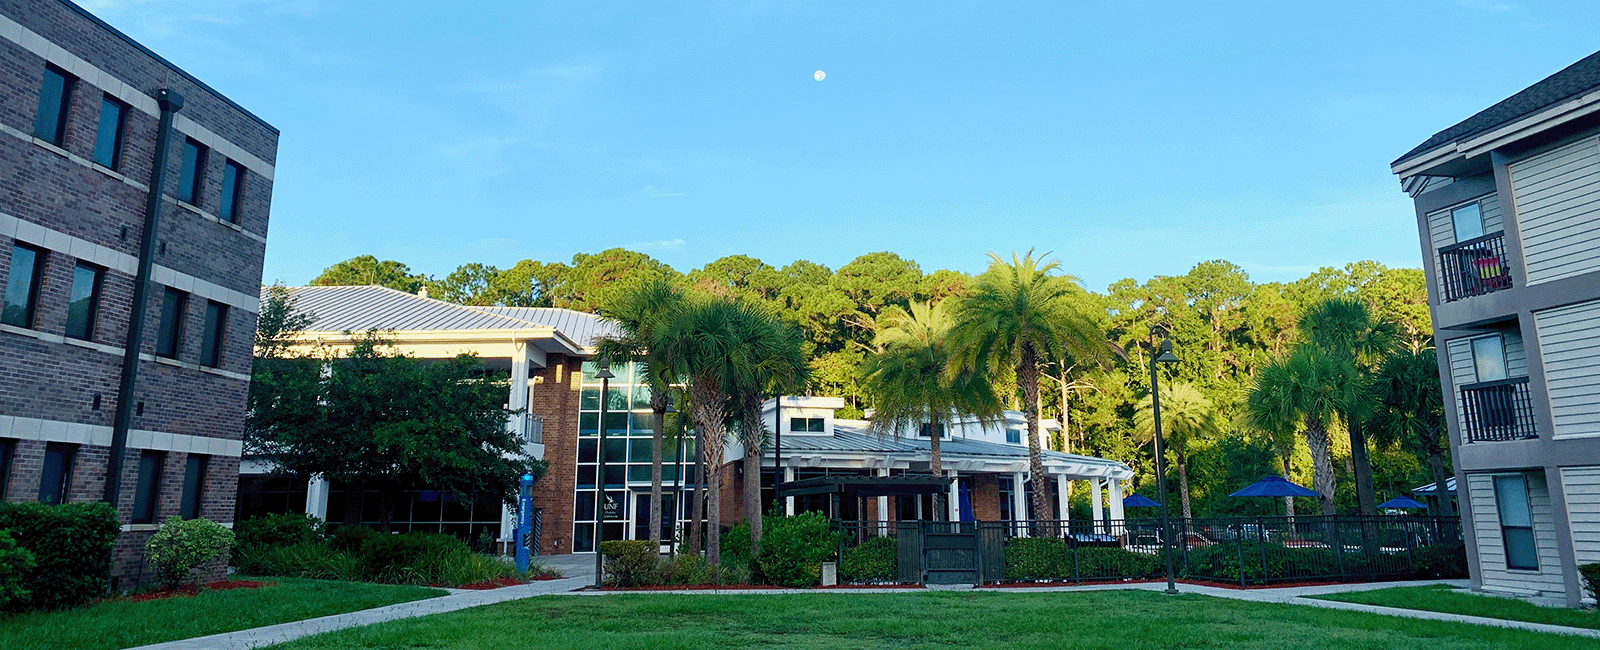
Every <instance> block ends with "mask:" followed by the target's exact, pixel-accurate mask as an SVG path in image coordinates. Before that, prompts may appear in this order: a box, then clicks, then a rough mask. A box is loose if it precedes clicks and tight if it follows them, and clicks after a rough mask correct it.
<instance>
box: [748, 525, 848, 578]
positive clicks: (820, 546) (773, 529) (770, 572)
mask: <svg viewBox="0 0 1600 650" xmlns="http://www.w3.org/2000/svg"><path fill="white" fill-rule="evenodd" d="M765 523H766V525H765V526H764V529H765V530H764V531H763V534H762V536H761V556H760V557H758V558H757V559H756V562H754V563H753V564H754V566H753V568H752V573H754V574H756V577H757V578H759V579H760V580H761V581H762V582H765V583H767V584H772V585H776V586H779V587H813V586H816V585H817V584H819V583H821V582H822V563H823V561H825V560H827V559H829V558H831V557H833V554H834V551H836V550H837V547H838V544H839V534H838V533H835V532H833V531H832V530H831V529H830V526H829V524H828V519H827V518H826V517H823V516H822V513H819V512H808V513H805V514H800V515H795V516H793V517H772V518H769V519H767V520H766V522H765Z"/></svg>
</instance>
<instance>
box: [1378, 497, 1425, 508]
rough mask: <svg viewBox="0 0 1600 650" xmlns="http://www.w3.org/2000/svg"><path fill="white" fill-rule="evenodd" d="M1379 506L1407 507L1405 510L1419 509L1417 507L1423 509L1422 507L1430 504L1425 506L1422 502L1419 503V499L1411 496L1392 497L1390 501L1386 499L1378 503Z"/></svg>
mask: <svg viewBox="0 0 1600 650" xmlns="http://www.w3.org/2000/svg"><path fill="white" fill-rule="evenodd" d="M1378 507H1379V508H1399V509H1405V510H1417V509H1421V508H1426V507H1428V506H1425V505H1422V504H1420V503H1417V501H1416V500H1415V499H1412V498H1410V497H1395V498H1393V499H1390V500H1388V501H1385V502H1383V503H1380V504H1378Z"/></svg>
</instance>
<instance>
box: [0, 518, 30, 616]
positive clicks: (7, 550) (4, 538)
mask: <svg viewBox="0 0 1600 650" xmlns="http://www.w3.org/2000/svg"><path fill="white" fill-rule="evenodd" d="M34 564H36V563H35V562H34V559H33V553H31V552H29V551H28V549H25V548H22V547H20V546H17V540H15V539H12V538H11V533H10V531H5V530H0V609H7V608H9V607H11V606H12V605H14V604H17V603H25V602H27V601H28V596H29V595H30V594H31V592H29V591H28V573H29V572H30V571H32V570H33V567H34Z"/></svg>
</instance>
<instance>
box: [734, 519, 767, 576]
mask: <svg viewBox="0 0 1600 650" xmlns="http://www.w3.org/2000/svg"><path fill="white" fill-rule="evenodd" d="M772 519H773V517H771V516H769V517H767V518H766V519H765V520H763V523H766V524H767V525H766V526H763V531H762V532H766V530H765V529H766V528H770V527H771V524H770V523H768V522H771V521H772ZM722 564H723V566H746V567H747V566H750V522H748V521H741V522H739V523H738V525H736V526H734V527H733V528H729V529H728V530H727V532H725V533H723V534H722Z"/></svg>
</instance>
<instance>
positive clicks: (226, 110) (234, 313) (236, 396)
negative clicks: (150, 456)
mask: <svg viewBox="0 0 1600 650" xmlns="http://www.w3.org/2000/svg"><path fill="white" fill-rule="evenodd" d="M0 14H3V15H4V16H6V17H7V18H9V19H11V20H13V21H16V22H17V23H20V24H22V25H23V27H25V28H26V29H28V30H31V31H33V32H35V33H37V34H39V35H41V36H43V37H44V38H45V39H46V40H48V41H50V42H51V43H53V44H55V45H56V46H58V47H59V48H60V49H61V50H64V51H66V52H69V53H71V54H73V55H75V56H76V57H78V58H80V59H82V60H83V61H86V62H87V63H89V64H90V65H92V66H95V67H96V68H98V69H99V71H101V72H104V73H108V74H109V75H112V76H114V77H115V78H116V79H117V80H119V81H120V82H121V83H122V84H125V85H126V86H127V87H129V88H132V89H134V90H136V91H137V92H140V93H143V94H144V95H146V96H152V97H153V96H154V94H155V92H156V91H157V90H158V89H160V88H163V87H168V88H172V89H173V90H176V91H177V92H178V93H180V94H182V95H183V96H184V99H185V105H184V107H183V109H182V110H181V111H180V112H179V115H181V116H183V117H184V118H186V120H188V121H192V122H193V123H195V124H198V125H200V126H201V127H204V129H207V130H209V131H210V132H211V133H213V134H215V136H216V137H218V138H221V139H222V140H225V141H226V142H227V143H231V144H232V145H235V146H237V147H239V148H240V149H242V150H243V151H245V152H248V154H249V155H248V156H245V157H247V158H248V157H252V156H253V157H254V158H256V159H259V160H260V161H264V162H265V163H266V164H267V165H271V164H272V163H273V162H274V161H275V160H276V157H277V138H278V134H277V132H276V131H275V130H274V129H272V128H271V127H270V126H267V125H265V124H263V123H261V122H260V121H259V120H257V119H255V118H254V117H252V116H250V115H248V114H246V113H245V112H244V111H243V110H241V109H239V108H237V107H235V106H233V105H231V104H230V103H229V102H228V101H226V99H224V98H223V97H221V96H219V95H217V94H215V92H213V91H212V90H209V89H207V88H205V87H203V86H202V85H201V84H199V83H197V82H195V81H193V80H191V79H188V78H186V77H185V76H184V75H183V74H182V73H181V72H179V71H176V70H175V69H173V68H171V67H170V66H169V65H168V64H166V63H165V62H163V61H161V60H159V59H157V58H156V57H153V56H151V55H150V54H148V53H147V52H145V51H143V50H141V49H140V48H139V47H138V46H137V45H135V44H133V43H131V42H129V41H127V40H126V39H125V38H123V37H122V36H120V35H118V34H116V33H114V32H112V31H110V30H108V29H106V28H105V27H104V26H102V25H100V24H98V23H97V22H96V21H95V20H94V19H92V18H90V17H88V16H86V15H85V14H83V13H82V12H81V11H80V10H78V9H77V8H75V7H73V6H71V5H68V4H65V3H62V2H57V1H55V0H0ZM52 56H54V55H52ZM52 62H53V63H57V64H58V65H59V64H60V61H55V60H52ZM45 66H46V59H45V58H44V57H43V56H41V55H40V54H39V53H36V52H34V51H32V50H30V49H28V48H26V47H24V46H23V45H22V44H20V43H18V42H16V41H13V40H11V39H10V38H5V37H0V127H4V128H0V213H3V214H5V215H7V216H8V217H11V218H16V219H20V220H21V221H23V222H26V223H27V224H32V225H36V226H42V227H43V228H45V229H47V230H48V231H50V232H51V233H54V234H50V235H48V236H45V237H43V240H39V239H40V238H39V237H38V236H37V235H34V236H30V237H26V238H24V239H25V242H26V243H28V244H31V245H34V246H36V247H40V248H43V249H46V254H45V256H44V271H43V278H42V282H41V285H40V295H39V300H38V308H37V315H36V319H35V323H34V326H33V327H32V328H30V329H27V330H18V329H17V328H6V329H0V414H3V415H11V416H21V417H26V418H33V419H40V420H47V421H55V422H71V423H78V424H87V425H94V426H97V427H110V426H111V425H112V418H113V416H114V413H115V409H116V406H117V400H118V395H117V390H118V384H119V375H120V372H121V368H122V355H121V353H120V348H121V347H122V346H123V345H124V344H125V340H126V337H127V328H128V325H129V321H130V318H129V316H130V312H131V306H132V297H133V288H134V278H133V277H132V276H131V275H130V274H128V273H126V272H124V271H123V270H118V269H108V270H107V271H106V273H105V276H104V281H103V285H102V290H101V300H100V303H99V305H98V315H97V318H96V324H95V326H94V329H93V333H92V336H91V338H90V340H89V341H88V343H89V344H88V345H83V344H78V343H77V342H74V341H71V340H65V341H63V338H62V335H63V334H64V333H65V326H66V318H67V302H68V300H69V297H68V296H69V292H70V290H71V286H72V275H73V269H74V267H75V265H76V263H77V262H78V260H79V259H80V258H82V257H84V256H85V255H86V253H84V252H83V250H82V249H79V248H76V247H75V245H73V246H68V245H66V244H64V243H63V241H64V238H63V237H61V236H60V235H66V236H70V237H75V238H78V239H81V240H84V241H86V242H89V243H92V244H95V245H98V246H102V247H105V248H108V249H110V250H112V251H114V252H116V253H120V254H122V255H127V256H135V257H136V256H137V255H138V254H139V248H140V237H141V235H142V229H143V220H144V213H145V199H146V191H145V187H147V186H148V184H149V182H150V180H151V177H152V167H151V163H152V161H153V159H154V155H155V140H156V131H157V127H158V119H157V117H156V116H154V115H151V114H149V113H146V112H144V111H141V110H138V109H137V108H134V109H130V110H129V111H128V112H127V118H126V119H127V122H126V123H125V126H124V134H125V135H124V145H123V150H122V155H121V158H120V164H119V165H118V168H117V169H116V170H115V171H112V170H107V169H104V168H101V167H98V166H97V165H95V164H93V163H90V162H89V161H90V160H92V159H93V155H94V146H95V137H96V133H97V130H98V123H99V117H100V104H101V97H102V96H103V95H104V94H106V93H107V92H111V93H113V94H114V93H115V92H116V91H115V90H114V89H110V88H106V87H101V85H100V84H102V82H103V80H102V78H101V77H100V76H99V75H98V74H96V75H93V76H90V75H83V78H81V79H78V80H77V81H76V82H75V83H73V85H72V90H71V95H70V97H71V102H70V108H69V111H68V122H67V123H68V126H67V131H66V137H65V140H64V142H63V144H62V146H61V147H60V148H56V147H53V146H49V145H46V144H42V143H39V142H37V141H34V140H33V139H32V138H31V137H30V135H31V134H32V132H33V122H34V115H35V112H36V110H37V107H38V103H39V88H40V83H41V79H42V78H43V74H44V70H45ZM61 67H66V66H61ZM68 71H69V72H72V70H68ZM180 123H186V122H185V121H180ZM196 134H198V132H197V133H196ZM185 135H186V134H185V133H184V132H182V130H181V129H175V132H174V134H173V138H172V140H171V149H170V150H169V151H168V167H167V170H166V171H167V178H166V183H165V188H164V190H165V194H167V195H168V197H169V200H168V201H166V202H165V203H164V205H163V207H162V212H161V224H160V229H159V230H158V232H157V233H156V237H157V239H158V241H159V242H160V243H161V244H163V245H164V246H162V247H160V248H163V249H164V250H160V251H159V252H158V253H157V255H156V257H155V259H154V262H155V263H156V264H157V265H160V266H161V267H165V268H167V269H171V270H173V271H176V272H178V273H181V274H184V275H187V276H190V277H193V278H197V279H199V280H203V281H204V282H206V283H210V284H212V285H216V286H220V287H223V288H226V289H230V290H233V291H237V292H239V293H242V294H245V295H248V296H254V295H256V293H257V291H258V288H259V286H260V281H261V265H262V259H263V256H264V254H265V244H264V243H262V242H263V240H264V238H265V236H266V233H267V225H268V214H269V211H270V204H271V196H272V181H271V179H270V178H269V176H268V175H267V173H269V170H268V169H267V168H265V167H260V166H255V167H253V168H249V169H247V173H246V174H245V178H244V181H243V182H244V185H243V196H242V199H241V206H240V211H239V221H238V224H236V225H233V224H224V223H222V222H220V221H219V220H217V219H216V217H215V215H216V211H217V208H218V205H219V204H220V201H221V200H222V199H221V182H222V176H223V165H224V164H225V162H226V161H225V155H224V154H223V153H222V152H221V151H213V152H212V153H211V155H210V156H208V157H207V165H206V173H205V184H204V186H203V187H204V189H203V191H202V198H201V200H200V201H199V205H198V210H196V209H191V208H189V207H184V206H181V205H179V204H178V203H177V202H176V201H174V200H171V199H170V197H171V196H173V195H175V193H176V188H177V184H178V175H179V170H180V168H181V165H182V146H183V141H184V136H185ZM191 135H195V134H191ZM14 241H15V240H14V239H13V238H12V237H11V236H10V235H9V234H0V278H9V277H10V265H11V259H10V257H11V248H12V244H13V243H14ZM161 292H162V288H161V287H160V286H159V285H157V286H155V287H153V292H152V295H151V297H150V300H149V302H148V303H147V304H146V319H147V324H146V330H145V331H146V336H145V339H144V341H143V342H142V344H141V348H142V350H143V351H144V352H147V353H153V352H154V346H155V340H156V336H157V332H158V331H159V323H160V303H161ZM205 306H206V298H205V297H204V296H201V295H195V296H192V297H191V300H190V302H189V305H188V311H187V312H186V314H185V328H184V333H185V336H184V339H183V345H182V346H181V350H180V353H179V356H178V359H179V362H180V363H177V364H174V363H169V362H166V361H148V360H147V361H143V362H141V363H140V368H139V372H140V379H139V384H138V387H137V389H136V392H135V394H134V395H132V396H130V397H129V399H130V400H133V401H137V402H143V403H144V405H145V409H144V413H143V415H136V416H135V417H134V418H133V422H132V427H133V428H134V429H137V430H148V431H158V432H164V433H176V434H185V435H190V436H199V437H202V438H212V439H222V440H229V441H237V440H240V439H241V438H242V437H243V433H244V431H243V416H244V407H245V400H246V396H247V394H248V390H249V384H248V380H246V379H244V378H243V377H245V376H248V374H249V372H250V365H251V364H250V361H251V345H252V342H253V337H252V334H253V332H254V329H255V314H254V313H253V309H252V308H248V307H249V305H243V306H240V305H235V306H232V307H230V309H229V310H228V319H227V321H226V325H225V337H224V345H223V349H222V353H221V367H220V370H221V371H223V372H214V371H210V370H209V369H204V370H203V369H201V368H200V367H199V366H198V365H197V363H198V360H199V346H200V337H201V334H202V332H203V323H204V317H205ZM230 374H231V376H230ZM97 394H98V395H100V396H101V403H100V405H99V407H98V408H95V406H94V396H95V395H97ZM0 435H5V433H4V432H0ZM45 444H46V443H45V442H44V441H40V440H21V441H20V442H19V444H18V446H17V454H16V457H15V461H14V463H13V467H12V472H11V477H10V480H9V481H8V483H9V484H8V485H7V486H6V491H5V495H6V498H7V499H10V500H32V499H35V498H37V495H38V484H39V479H40V467H39V464H40V462H41V460H42V457H43V452H44V448H45ZM139 453H140V450H139V449H137V448H136V447H135V446H134V445H130V449H128V450H127V457H126V458H125V464H124V471H123V476H122V483H121V484H122V486H123V490H122V493H121V495H120V498H119V499H118V501H119V502H118V503H117V504H116V505H117V507H118V510H119V512H120V514H121V515H122V518H123V521H124V522H126V521H127V520H128V518H129V517H130V516H131V513H132V504H133V489H134V486H136V485H137V483H138V475H137V474H138V465H139V464H138V457H139ZM188 453H189V452H188V451H186V450H180V449H178V448H175V449H173V450H171V451H169V452H168V453H167V456H166V460H165V464H164V465H165V467H164V472H163V476H162V480H161V483H160V496H159V500H158V507H157V520H159V519H161V518H164V517H166V516H167V515H171V514H177V511H178V509H179V504H180V502H181V499H182V489H183V480H182V479H183V471H184V465H185V463H186V460H187V456H188ZM108 454H109V448H108V447H105V446H96V445H87V444H85V445H81V446H80V447H79V448H78V450H77V454H76V458H75V461H74V467H73V473H72V481H71V486H70V489H69V499H70V500H72V501H95V500H99V499H100V498H101V497H102V496H103V491H104V489H105V481H106V477H105V471H106V467H107V459H108ZM238 465H239V460H238V458H237V457H229V456H221V455H216V456H211V457H209V460H208V463H207V472H206V481H205V487H204V489H203V491H202V501H201V515H202V516H203V517H206V518H208V519H213V520H216V521H220V522H224V523H227V522H231V521H232V517H233V510H234V507H233V504H234V499H235V493H236V489H237V482H238ZM148 536H149V533H148V532H147V531H144V530H142V529H140V527H135V529H134V530H131V531H129V532H127V533H126V534H124V535H123V536H122V537H121V538H120V539H119V541H118V543H117V548H116V557H117V564H116V568H115V572H116V575H117V576H118V578H119V579H120V580H119V582H120V584H121V586H124V587H126V586H131V585H132V584H134V583H136V582H138V581H139V580H140V579H141V577H144V578H148V577H149V574H148V572H147V571H146V570H145V569H144V567H143V543H144V540H145V539H147V538H148ZM220 572H221V568H220V566H217V567H212V568H211V569H210V571H209V573H210V576H208V577H214V576H219V575H221V573H220Z"/></svg>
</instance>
